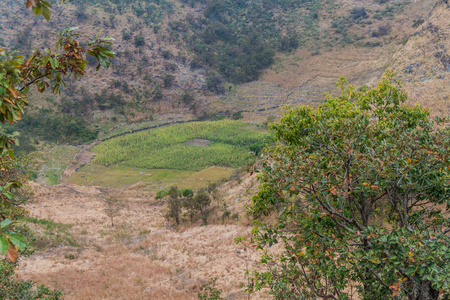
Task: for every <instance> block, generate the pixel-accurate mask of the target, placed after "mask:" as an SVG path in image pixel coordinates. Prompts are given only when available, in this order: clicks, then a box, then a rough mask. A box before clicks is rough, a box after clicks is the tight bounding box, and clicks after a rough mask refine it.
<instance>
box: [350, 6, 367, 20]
mask: <svg viewBox="0 0 450 300" xmlns="http://www.w3.org/2000/svg"><path fill="white" fill-rule="evenodd" d="M350 17H351V18H352V19H353V20H358V19H367V18H368V17H369V15H368V14H367V12H366V9H365V8H364V7H354V8H353V9H352V10H351V11H350Z"/></svg>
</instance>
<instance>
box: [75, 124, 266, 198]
mask: <svg viewBox="0 0 450 300" xmlns="http://www.w3.org/2000/svg"><path fill="white" fill-rule="evenodd" d="M271 141H272V138H271V137H270V134H269V133H268V132H267V131H266V130H265V129H264V128H262V127H258V126H255V125H252V124H248V123H243V122H240V121H233V120H222V121H215V122H192V123H183V124H174V125H169V126H164V127H159V128H154V129H150V130H145V131H141V132H136V133H131V134H126V135H123V136H119V137H116V138H112V139H110V140H107V141H104V142H102V143H100V144H98V145H96V146H94V147H93V149H92V151H93V152H94V153H95V158H94V159H93V160H92V161H91V162H90V163H89V164H87V165H85V166H84V167H82V168H81V169H79V170H78V171H77V172H76V173H73V174H72V175H71V176H70V177H69V178H68V179H67V181H66V182H67V183H71V184H77V185H87V186H99V187H114V188H123V187H129V186H134V187H136V188H145V189H151V190H159V189H163V188H166V187H169V186H178V187H180V188H192V189H199V188H203V187H206V186H208V185H209V184H212V183H215V182H218V181H221V180H223V179H225V178H228V177H230V176H231V175H232V174H233V172H234V170H235V169H236V168H239V167H241V166H243V165H244V164H245V162H246V160H247V159H249V158H250V157H251V156H252V154H251V151H255V150H256V151H257V150H258V149H261V148H262V147H263V146H264V145H266V144H268V143H271Z"/></svg>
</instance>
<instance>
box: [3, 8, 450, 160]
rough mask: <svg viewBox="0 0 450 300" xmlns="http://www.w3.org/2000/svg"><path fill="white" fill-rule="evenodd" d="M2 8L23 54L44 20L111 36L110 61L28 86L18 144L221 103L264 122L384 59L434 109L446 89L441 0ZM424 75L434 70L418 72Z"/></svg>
mask: <svg viewBox="0 0 450 300" xmlns="http://www.w3.org/2000/svg"><path fill="white" fill-rule="evenodd" d="M0 11H2V12H3V16H4V17H3V18H2V19H1V20H0V26H1V28H2V32H1V33H0V46H2V47H6V48H8V49H16V50H18V51H19V52H20V53H22V54H29V53H30V51H31V49H34V48H44V47H48V46H51V45H52V43H51V41H52V39H53V36H52V34H51V32H53V31H59V30H61V29H62V28H64V27H67V26H77V27H80V31H82V32H83V33H86V34H88V35H90V36H92V35H94V34H95V33H96V32H97V31H98V30H103V33H104V34H105V35H111V36H113V37H114V38H115V40H116V41H115V45H114V49H113V50H114V51H115V52H116V58H115V60H114V62H113V65H112V68H110V70H108V71H106V72H102V73H101V74H100V73H97V72H95V71H93V69H91V71H90V72H89V74H88V76H87V77H85V78H84V79H82V80H81V81H73V82H70V84H69V85H68V88H67V89H66V90H64V91H63V93H62V94H61V95H59V96H56V97H55V96H52V95H48V94H46V95H38V94H33V95H32V97H31V100H32V101H31V103H32V105H31V106H30V108H29V112H28V114H27V117H26V118H25V120H24V122H22V123H21V124H20V125H19V126H20V127H21V128H19V129H21V130H22V131H27V132H30V133H31V134H30V135H28V136H27V137H25V138H24V139H23V140H24V143H22V146H21V147H22V149H24V150H25V151H30V150H33V149H36V145H37V144H36V143H39V142H40V141H42V140H44V141H57V142H59V143H69V144H73V143H84V142H87V141H90V140H93V139H95V138H96V137H98V136H104V135H108V134H109V132H110V131H112V130H117V129H118V128H120V127H124V126H128V125H127V124H132V123H135V122H138V123H141V122H147V123H151V124H152V122H155V121H156V122H161V121H167V120H186V119H193V118H198V117H203V118H205V117H206V118H207V117H208V116H209V117H210V116H214V115H215V114H216V113H219V115H224V116H233V115H234V114H236V116H237V117H241V116H243V117H244V119H245V120H251V121H255V122H258V123H263V122H264V121H267V120H269V121H270V120H271V119H272V118H273V117H278V116H280V107H281V106H283V105H290V106H296V105H299V104H313V105H314V103H319V102H320V101H322V99H323V95H324V93H329V92H333V91H335V86H334V83H335V82H336V80H337V78H338V77H339V76H347V77H348V78H349V79H350V81H351V82H352V83H356V84H371V83H373V82H375V81H376V80H377V79H378V78H379V77H380V75H381V74H382V73H383V72H384V70H385V69H386V68H388V67H390V66H392V68H394V69H395V70H396V71H397V72H398V73H399V76H400V78H401V79H403V80H404V81H405V82H406V88H407V89H408V91H410V89H412V88H411V87H410V85H408V83H409V82H419V83H420V89H418V88H415V90H414V91H413V90H411V91H410V93H411V96H412V97H411V101H412V102H414V103H415V102H421V103H429V104H431V105H428V106H432V107H433V106H435V107H436V113H439V112H440V110H442V107H446V105H445V104H444V105H442V104H443V102H445V101H446V100H445V99H444V98H443V97H445V96H436V95H437V94H440V95H445V87H444V86H442V87H441V85H442V84H441V83H443V82H445V80H446V77H445V76H446V73H447V69H448V68H447V67H448V66H447V67H446V64H447V57H446V54H445V53H446V52H445V49H446V48H445V47H446V45H447V43H448V38H447V36H448V32H447V31H448V28H446V26H445V24H444V23H445V20H446V16H447V14H448V9H447V8H446V5H445V4H443V3H441V1H438V0H436V1H433V2H431V3H430V1H425V0H421V1H396V2H394V1H385V0H381V1H380V0H377V1H372V0H365V1H358V2H357V3H356V2H353V1H342V0H333V1H323V0H314V1H300V2H299V1H270V2H267V1H244V2H242V1H235V0H229V1H213V0H211V1H187V0H186V1H184V0H183V1H179V0H164V1H150V0H149V1H144V2H139V1H133V0H130V1H127V2H123V1H87V0H85V1H74V2H72V3H71V4H67V5H59V4H58V3H54V18H52V20H51V21H50V22H49V23H45V22H42V20H40V19H39V18H37V17H33V16H32V15H31V13H30V12H28V11H27V10H25V8H24V7H22V6H21V4H20V3H17V2H15V1H4V2H2V3H0ZM436 30H437V31H436ZM421 45H422V46H421ZM427 47H428V48H430V49H427V50H425V48H427ZM433 47H434V48H433ZM431 48H433V49H431ZM418 49H419V50H418ZM420 49H423V50H420ZM414 51H416V52H420V51H422V52H423V51H425V52H426V57H422V58H420V57H419V56H417V55H416V54H414V53H412V52H414ZM410 52H411V53H410ZM439 53H443V54H442V55H441V56H440V57H437V56H435V55H440V54H439ZM422 55H423V54H422ZM428 57H431V58H432V59H428ZM410 60H414V61H411V62H409V61H410ZM416 60H417V62H416ZM419 60H421V61H419ZM91 63H93V62H92V61H91ZM417 64H420V68H419V69H421V71H419V70H416V69H417V68H414V66H415V65H417ZM431 64H433V65H431ZM410 65H411V66H412V67H411V68H407V67H408V66H410ZM434 68H437V69H436V70H435V69H434ZM410 69H411V70H412V69H414V70H415V71H414V72H412V71H411V70H410ZM424 70H433V71H431V72H433V74H434V75H423V74H425V73H424ZM437 70H440V71H437ZM442 72H443V73H442ZM441 73H442V74H441ZM426 76H428V77H426ZM430 76H432V77H433V76H434V77H433V78H436V80H435V81H434V80H429V79H426V80H425V78H429V77H430ZM439 76H440V77H439ZM438 77H439V78H438ZM429 86H430V89H433V90H434V91H436V92H437V93H433V96H429V95H430V93H428V92H426V91H427V90H428V87H429ZM418 90H420V92H418ZM430 101H432V103H430ZM435 102H436V103H439V104H438V105H433V103H435ZM438 107H439V108H438ZM239 112H240V113H239ZM42 115H45V117H44V118H42V117H41V116H42ZM267 118H269V119H267ZM138 126H139V125H138ZM47 128H54V130H53V134H52V135H49V134H48V132H49V131H48V130H46V129H47Z"/></svg>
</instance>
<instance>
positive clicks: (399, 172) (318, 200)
mask: <svg viewBox="0 0 450 300" xmlns="http://www.w3.org/2000/svg"><path fill="white" fill-rule="evenodd" d="M391 78H392V75H391V74H389V73H387V74H386V75H385V76H384V77H383V79H382V81H381V82H380V83H379V84H378V86H377V87H376V88H374V89H368V88H366V87H363V88H361V89H355V88H354V87H352V86H346V87H345V81H344V80H341V82H340V86H341V87H342V88H343V93H342V95H341V96H339V97H337V98H333V97H331V96H329V97H328V98H327V100H326V102H325V103H324V104H323V105H321V106H320V107H318V108H317V109H312V108H310V107H306V106H305V107H300V108H298V109H295V110H291V111H289V112H287V113H286V114H285V116H284V117H283V118H282V120H281V121H280V122H279V123H275V124H273V125H272V129H273V130H274V131H275V134H276V138H277V140H278V141H280V144H279V145H278V147H277V148H275V149H274V150H273V151H272V152H270V153H269V154H268V155H267V156H266V159H265V160H264V162H263V163H262V165H261V171H262V172H261V175H260V177H259V178H260V181H261V187H260V189H259V192H258V194H257V195H256V196H254V197H253V200H252V205H251V213H252V214H253V215H254V216H255V217H259V221H258V222H257V224H258V225H257V226H256V227H255V229H254V231H253V232H254V241H255V242H256V244H257V246H258V248H260V249H265V252H264V254H263V256H262V259H261V262H262V263H263V264H265V265H266V266H267V268H268V271H267V272H261V273H255V285H254V286H253V288H254V289H260V288H261V287H262V286H265V285H266V284H267V285H269V286H270V287H271V293H272V294H273V295H274V296H275V297H276V298H277V299H316V298H317V297H320V298H327V299H353V298H355V297H356V298H358V299H393V298H394V297H395V298H396V299H438V298H439V297H440V295H441V296H443V297H444V298H445V297H449V295H450V278H449V274H450V269H449V268H450V265H449V264H448V261H449V260H450V248H449V244H450V243H449V242H450V240H449V237H448V233H449V232H450V228H449V225H450V220H449V218H448V213H449V210H450V189H449V187H450V186H449V185H450V173H449V170H450V135H449V128H444V127H443V126H442V125H443V124H444V122H446V120H441V119H438V120H436V122H432V121H430V120H429V117H428V111H427V110H426V109H423V108H420V107H408V106H406V105H404V102H405V100H406V98H407V96H406V93H405V92H403V91H402V90H401V88H400V86H399V84H398V83H396V84H394V83H392V82H391ZM272 214H273V215H274V217H275V219H276V221H275V222H264V216H268V215H272ZM277 243H281V244H282V246H283V249H284V253H283V254H282V255H280V256H277V255H272V254H270V251H269V248H270V246H272V245H274V244H277ZM249 288H250V289H252V287H249ZM445 299H446V298H445Z"/></svg>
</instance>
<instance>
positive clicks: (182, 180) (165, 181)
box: [67, 164, 234, 190]
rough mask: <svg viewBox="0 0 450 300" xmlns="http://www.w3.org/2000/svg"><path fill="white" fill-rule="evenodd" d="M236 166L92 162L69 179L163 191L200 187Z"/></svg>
mask: <svg viewBox="0 0 450 300" xmlns="http://www.w3.org/2000/svg"><path fill="white" fill-rule="evenodd" d="M233 171H234V170H233V169H229V168H220V167H211V168H208V169H205V170H202V171H200V172H195V171H180V170H167V169H155V170H148V169H142V168H133V167H127V166H121V165H116V166H110V167H104V166H100V165H95V164H90V165H88V166H85V167H83V168H81V169H80V170H79V171H78V172H77V173H75V174H73V175H71V176H70V177H69V178H68V179H67V182H68V183H71V184H77V185H84V186H100V187H114V188H123V187H129V186H132V185H136V184H137V185H138V186H137V188H145V189H150V190H161V189H165V188H168V187H171V186H177V187H179V188H190V189H200V188H205V187H207V186H208V185H210V184H211V183H215V182H218V181H220V180H222V179H226V178H229V177H230V176H231V174H232V173H233Z"/></svg>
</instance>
